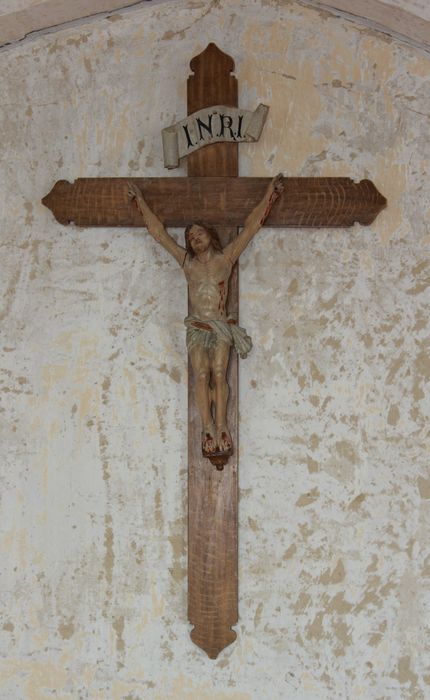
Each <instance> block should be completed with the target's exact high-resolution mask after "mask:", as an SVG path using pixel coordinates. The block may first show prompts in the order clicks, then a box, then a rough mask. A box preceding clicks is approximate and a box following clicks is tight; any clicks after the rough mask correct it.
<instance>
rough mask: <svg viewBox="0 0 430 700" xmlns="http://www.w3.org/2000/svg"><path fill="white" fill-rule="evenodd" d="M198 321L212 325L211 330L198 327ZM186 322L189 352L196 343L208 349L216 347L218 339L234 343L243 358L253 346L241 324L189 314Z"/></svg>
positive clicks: (230, 343)
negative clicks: (196, 324)
mask: <svg viewBox="0 0 430 700" xmlns="http://www.w3.org/2000/svg"><path fill="white" fill-rule="evenodd" d="M230 318H231V317H229V319H230ZM196 322H197V323H205V324H206V325H208V326H210V328H211V330H205V329H203V328H198V327H196V326H195V325H194V324H195V323H196ZM184 323H185V325H186V327H187V341H186V342H187V350H188V352H189V351H190V350H191V349H192V348H193V347H195V346H196V345H201V346H202V347H204V348H206V349H207V350H209V349H210V348H214V347H215V346H216V344H217V342H218V339H219V340H224V341H225V342H226V343H228V344H229V345H233V347H234V349H235V350H236V352H237V353H238V355H240V356H241V358H242V359H245V357H246V356H247V355H248V353H249V352H250V350H251V348H252V340H251V338H250V337H249V335H247V332H246V330H245V329H244V328H241V326H237V325H236V323H228V322H227V321H219V320H218V319H213V320H210V321H208V320H207V319H201V318H198V316H187V318H186V319H184Z"/></svg>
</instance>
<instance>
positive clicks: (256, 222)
mask: <svg viewBox="0 0 430 700" xmlns="http://www.w3.org/2000/svg"><path fill="white" fill-rule="evenodd" d="M282 177H283V176H282V173H279V175H276V177H274V178H273V180H271V182H270V184H269V186H268V188H267V190H266V193H265V195H264V197H263V199H262V200H261V202H259V203H258V204H257V206H256V207H255V208H254V209H253V210H252V212H251V213H250V214H249V216H248V217H247V219H246V221H245V226H244V228H243V229H242V231H241V232H240V233H239V235H238V236H237V238H235V239H234V241H232V242H231V243H229V244H228V245H227V246H226V247H225V248H224V253H226V255H228V257H229V258H230V260H231V261H232V262H233V263H235V262H236V260H237V259H238V257H239V256H240V255H241V253H243V251H244V250H245V248H246V246H247V245H248V243H249V242H250V241H251V240H252V239H253V238H254V236H255V234H256V233H257V231H259V230H260V228H261V227H262V226H263V225H264V222H265V220H266V219H267V217H268V216H269V213H270V210H271V208H272V206H273V204H274V203H275V202H276V200H277V199H278V197H279V196H280V194H281V192H283V190H284V184H283V182H282Z"/></svg>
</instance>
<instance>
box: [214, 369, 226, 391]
mask: <svg viewBox="0 0 430 700" xmlns="http://www.w3.org/2000/svg"><path fill="white" fill-rule="evenodd" d="M212 377H213V382H214V384H215V387H217V388H219V389H224V388H227V379H226V376H225V367H214V369H213V371H212Z"/></svg>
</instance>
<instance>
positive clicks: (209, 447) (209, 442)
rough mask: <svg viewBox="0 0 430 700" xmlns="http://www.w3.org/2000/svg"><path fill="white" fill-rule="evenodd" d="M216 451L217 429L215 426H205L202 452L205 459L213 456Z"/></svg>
mask: <svg viewBox="0 0 430 700" xmlns="http://www.w3.org/2000/svg"><path fill="white" fill-rule="evenodd" d="M215 450H216V441H215V428H214V425H213V424H209V425H205V426H203V430H202V452H203V455H204V456H205V457H208V456H209V455H211V454H213V453H214V452H215Z"/></svg>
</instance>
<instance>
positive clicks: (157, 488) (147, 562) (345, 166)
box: [0, 0, 430, 700]
mask: <svg viewBox="0 0 430 700" xmlns="http://www.w3.org/2000/svg"><path fill="white" fill-rule="evenodd" d="M209 41H215V42H216V43H217V44H218V45H219V46H220V48H222V49H223V50H224V51H226V52H227V53H229V54H231V55H232V56H233V57H234V59H235V61H236V75H237V77H238V79H239V94H240V104H241V106H242V107H244V108H249V109H253V108H254V107H255V105H256V104H257V103H258V102H264V103H266V104H269V105H270V113H269V117H268V122H267V124H266V127H265V130H264V132H263V136H262V139H261V140H260V142H259V143H258V144H255V145H243V146H242V147H241V151H240V170H241V174H242V175H250V176H251V175H267V176H269V175H271V174H274V173H276V172H279V171H283V172H284V173H285V174H286V175H303V176H305V175H306V176H317V175H328V176H329V175H348V176H350V177H352V178H354V179H362V178H364V177H369V178H371V179H372V180H373V181H374V182H375V184H376V185H377V187H378V189H379V190H380V191H381V192H382V193H383V194H384V195H385V196H386V197H387V199H388V202H389V206H388V208H387V209H386V210H385V211H384V212H383V213H382V214H380V216H379V217H378V219H377V220H376V222H375V223H374V224H373V225H372V226H370V227H367V228H362V227H359V226H356V227H354V228H352V229H348V230H330V229H322V230H318V231H315V230H297V229H290V230H285V231H280V230H270V229H265V230H264V231H262V232H261V233H260V234H259V236H258V237H257V238H256V239H255V240H254V242H253V243H252V245H251V246H250V247H249V248H248V249H247V251H246V252H245V253H244V254H243V257H242V258H241V265H240V267H241V323H242V325H244V326H245V327H246V328H247V330H248V332H249V333H250V335H251V336H252V337H253V340H254V349H253V351H252V353H251V355H250V356H249V358H248V359H247V360H245V361H243V362H242V364H241V376H240V413H241V415H240V435H241V445H240V486H241V489H240V494H241V496H240V622H239V625H238V627H237V631H238V641H237V642H236V643H235V644H234V645H233V646H231V647H230V648H228V649H226V650H225V651H224V652H223V653H222V654H221V655H220V657H219V658H218V660H217V661H215V662H214V661H211V660H209V659H208V658H207V657H206V656H205V655H204V653H203V652H201V651H200V650H199V649H198V648H196V647H194V646H193V645H192V643H191V641H190V640H189V637H188V631H189V630H188V627H189V626H188V624H187V619H186V466H187V464H186V460H187V454H186V354H185V347H184V329H183V324H182V319H183V317H184V316H185V315H186V287H185V282H184V280H183V279H182V276H181V272H180V270H179V269H178V267H177V265H176V263H175V262H174V261H173V260H171V259H170V258H169V257H168V256H167V254H166V253H165V252H164V251H163V250H161V249H159V248H158V247H157V245H156V244H155V243H154V242H153V241H152V240H151V239H150V238H149V237H148V236H147V235H146V234H145V233H144V232H140V231H138V230H135V229H133V230H131V229H116V230H114V229H92V230H79V229H77V228H74V227H67V228H65V227H61V226H60V225H59V224H57V223H56V222H55V220H54V219H53V217H52V215H51V213H50V212H49V211H48V210H47V209H45V208H44V207H43V205H42V204H41V203H40V199H41V197H42V196H43V195H45V194H46V193H47V192H48V191H49V190H50V189H51V187H52V185H53V183H54V182H55V181H56V180H58V179H68V180H70V181H73V180H74V179H75V178H77V177H82V176H94V177H95V176H110V175H111V176H119V175H138V174H139V175H147V176H159V175H165V174H166V172H165V171H164V169H163V164H162V155H161V139H160V129H161V128H162V127H163V126H165V125H168V124H170V123H173V122H174V121H176V120H178V119H180V118H182V117H183V116H184V114H185V109H186V107H185V105H186V92H185V91H186V77H187V75H188V73H189V70H188V64H189V60H190V59H191V57H192V56H194V55H195V54H197V53H198V52H200V51H201V50H202V49H203V48H205V46H206V45H207V43H208V42H209ZM429 69H430V59H429V57H428V55H426V54H424V53H420V52H419V51H418V50H415V49H413V48H410V47H406V46H404V45H402V44H399V43H397V42H396V41H394V40H390V39H388V38H387V37H386V36H382V35H379V34H377V33H375V32H372V31H369V30H365V29H363V28H362V27H361V28H358V27H356V26H355V25H354V24H352V23H351V22H349V21H346V20H342V19H339V18H335V17H333V16H330V15H329V14H327V13H324V12H318V11H317V10H314V9H310V8H305V7H303V6H301V5H298V4H296V3H294V2H288V3H286V2H276V1H270V2H268V1H265V0H252V1H251V2H249V1H248V2H245V0H239V1H236V2H232V1H231V0H217V1H212V2H209V1H208V0H187V1H186V2H179V0H178V1H175V2H171V3H168V4H165V5H159V6H156V7H151V6H148V7H139V8H138V9H136V10H135V11H133V12H130V11H129V12H127V13H125V14H124V15H121V14H117V15H115V16H112V17H110V18H108V19H102V20H100V21H98V22H94V21H93V22H91V23H88V25H85V24H84V25H82V26H80V27H74V28H69V29H65V30H62V31H61V32H58V33H56V34H55V35H49V36H44V37H40V38H38V39H35V40H33V41H32V42H31V43H23V44H21V45H19V46H15V47H14V48H11V49H10V50H9V51H4V52H3V53H1V54H0V76H1V77H0V94H1V112H0V120H1V121H0V134H1V143H2V148H1V151H0V184H1V189H2V193H3V197H2V202H3V204H2V208H1V211H0V217H1V219H0V220H1V246H2V264H1V285H2V306H1V309H0V320H1V344H0V353H1V354H0V357H1V382H2V383H1V396H2V407H1V418H2V420H1V451H2V461H1V466H2V468H1V494H2V506H1V507H2V514H1V524H2V532H1V540H0V541H1V551H2V565H1V570H0V573H1V581H0V584H1V591H2V595H1V598H2V605H3V610H2V613H1V619H0V641H1V650H2V652H1V653H2V657H1V661H0V671H1V675H0V698H1V700H48V698H52V697H55V698H58V699H61V700H173V699H174V700H177V699H178V700H179V699H180V700H189V699H191V698H193V699H194V698H198V700H260V699H261V698H271V699H272V700H281V699H282V700H284V699H285V698H288V700H290V699H291V700H345V698H348V699H349V698H354V699H355V698H361V699H363V700H392V699H393V698H402V699H403V698H405V699H406V698H407V699H412V698H413V699H425V698H428V697H429V696H430V673H429V670H428V665H427V660H428V649H427V656H426V637H428V625H427V623H428V613H429V602H430V599H429V594H428V586H429V577H430V552H429V548H428V534H429V519H430V471H429V436H428V411H429V399H428V381H429V374H430V359H429V356H428V345H427V343H428V311H429V308H428V302H429V296H428V286H429V267H428V251H429V244H430V233H429V229H428V218H429V214H430V189H429V178H428V164H429V140H428V128H429V117H430V115H429V106H428V105H429V102H428V100H429V91H430V85H429ZM171 174H172V175H177V174H179V175H185V167H181V168H180V169H179V171H175V172H174V173H171ZM173 233H174V235H176V236H178V239H179V238H180V236H181V235H182V234H181V232H180V231H174V232H173Z"/></svg>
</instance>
